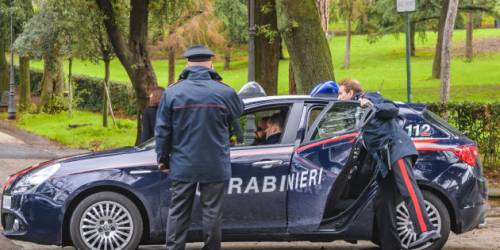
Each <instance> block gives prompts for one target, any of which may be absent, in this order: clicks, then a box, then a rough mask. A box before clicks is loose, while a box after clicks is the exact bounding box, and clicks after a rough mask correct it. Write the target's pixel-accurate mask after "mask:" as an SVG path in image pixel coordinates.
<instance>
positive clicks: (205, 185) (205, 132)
mask: <svg viewBox="0 0 500 250" xmlns="http://www.w3.org/2000/svg"><path fill="white" fill-rule="evenodd" d="M213 55H214V54H213V53H212V51H210V50H209V49H207V48H205V47H203V46H201V45H195V46H192V47H190V48H189V49H187V51H186V52H185V53H184V56H185V57H186V58H187V60H188V66H187V67H186V68H185V69H184V71H183V72H182V73H181V75H180V77H179V81H178V82H176V83H175V84H173V85H172V86H170V87H169V88H168V89H167V90H166V91H165V93H164V94H163V96H162V99H161V102H160V106H159V109H158V114H157V121H156V128H155V136H156V152H157V157H158V163H159V168H160V169H161V170H168V171H169V178H170V179H171V187H170V194H171V201H170V207H169V213H168V221H167V243H166V246H167V249H169V250H172V249H184V248H185V242H186V238H187V231H188V228H189V224H190V219H191V218H190V217H191V210H192V207H193V202H194V198H195V194H196V190H197V188H198V190H199V192H200V202H201V206H202V210H203V211H202V214H203V221H202V222H203V240H204V243H205V245H204V247H203V249H211V250H212V249H220V248H221V222H222V205H223V195H224V182H225V181H227V180H229V178H230V177H231V162H230V156H229V150H230V148H229V147H230V124H232V123H233V122H234V120H236V119H237V118H238V117H239V116H240V115H241V113H242V112H243V103H242V101H241V99H240V98H239V97H238V95H237V94H236V92H235V91H234V90H233V89H232V88H231V87H229V86H227V85H226V84H224V83H222V82H221V80H222V78H221V77H220V76H219V75H218V74H217V73H216V72H215V71H214V70H213V69H212V61H211V58H212V57H213Z"/></svg>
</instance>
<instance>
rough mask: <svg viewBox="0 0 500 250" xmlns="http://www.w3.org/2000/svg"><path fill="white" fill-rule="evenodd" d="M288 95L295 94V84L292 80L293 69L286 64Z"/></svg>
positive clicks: (290, 65) (289, 64)
mask: <svg viewBox="0 0 500 250" xmlns="http://www.w3.org/2000/svg"><path fill="white" fill-rule="evenodd" d="M288 93H289V94H290V95H296V94H297V85H296V84H295V79H294V78H293V68H292V64H291V63H288Z"/></svg>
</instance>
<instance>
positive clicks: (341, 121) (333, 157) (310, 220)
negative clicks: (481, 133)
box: [287, 101, 362, 233]
mask: <svg viewBox="0 0 500 250" xmlns="http://www.w3.org/2000/svg"><path fill="white" fill-rule="evenodd" d="M361 114H362V110H361V108H360V107H359V103H357V102H340V101H338V102H332V103H330V104H329V105H328V106H327V107H326V108H324V109H323V110H322V111H321V113H320V114H319V115H318V117H317V118H316V120H315V121H314V122H313V123H312V125H311V126H310V128H309V129H308V130H307V133H306V135H305V137H304V139H303V141H302V142H301V143H300V145H298V146H297V147H296V149H295V152H294V155H293V158H292V164H291V168H290V174H289V176H288V183H287V184H288V185H287V189H288V209H287V213H288V230H289V232H290V233H300V232H306V231H315V230H318V228H319V226H320V224H321V222H322V219H323V215H324V212H325V207H326V203H327V200H329V195H330V194H331V192H335V190H332V187H333V186H334V184H335V182H336V180H337V179H338V178H337V177H338V176H339V175H340V173H341V172H342V170H343V169H344V167H345V166H346V164H347V163H348V159H349V155H350V153H351V149H352V148H353V145H354V142H355V140H356V137H357V136H358V128H357V126H358V125H359V120H360V118H361Z"/></svg>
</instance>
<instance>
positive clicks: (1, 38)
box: [0, 0, 10, 98]
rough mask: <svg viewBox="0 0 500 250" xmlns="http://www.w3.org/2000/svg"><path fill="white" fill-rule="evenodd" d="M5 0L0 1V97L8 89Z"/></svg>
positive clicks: (7, 8)
mask: <svg viewBox="0 0 500 250" xmlns="http://www.w3.org/2000/svg"><path fill="white" fill-rule="evenodd" d="M7 4H8V2H7V1H3V0H2V1H0V98H2V95H3V93H4V91H7V90H8V89H9V66H8V63H7V59H6V58H5V53H6V52H7V49H8V48H9V43H8V40H9V38H10V34H9V31H8V30H9V28H8V27H9V26H8V24H9V6H8V5H7Z"/></svg>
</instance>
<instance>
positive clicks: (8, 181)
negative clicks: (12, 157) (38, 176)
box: [3, 160, 53, 190]
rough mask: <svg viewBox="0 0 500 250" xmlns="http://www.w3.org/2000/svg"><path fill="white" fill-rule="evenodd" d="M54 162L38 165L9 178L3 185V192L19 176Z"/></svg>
mask: <svg viewBox="0 0 500 250" xmlns="http://www.w3.org/2000/svg"><path fill="white" fill-rule="evenodd" d="M51 162H53V160H51V161H45V162H41V163H38V164H35V165H33V166H30V167H27V168H25V169H23V170H21V171H19V172H17V173H15V174H13V175H11V176H9V178H8V179H7V181H5V183H4V184H3V190H5V189H6V188H7V187H9V186H10V185H11V184H12V183H13V182H14V181H15V180H16V179H17V178H18V177H19V176H21V175H23V174H26V173H28V172H29V171H31V170H33V169H35V168H39V167H41V166H45V165H47V164H49V163H51Z"/></svg>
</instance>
